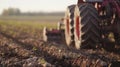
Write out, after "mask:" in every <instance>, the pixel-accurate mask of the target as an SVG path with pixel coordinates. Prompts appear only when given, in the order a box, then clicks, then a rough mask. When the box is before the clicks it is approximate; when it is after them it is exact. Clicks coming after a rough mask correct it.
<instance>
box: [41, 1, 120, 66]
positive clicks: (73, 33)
mask: <svg viewBox="0 0 120 67" xmlns="http://www.w3.org/2000/svg"><path fill="white" fill-rule="evenodd" d="M61 26H62V27H61ZM58 28H59V29H52V30H48V29H47V28H44V30H43V40H44V41H45V42H48V41H52V42H54V41H57V42H65V44H66V45H67V46H68V47H74V49H75V50H79V51H81V50H86V51H87V50H91V49H92V50H96V51H97V50H99V49H104V50H106V51H108V52H109V51H110V52H114V53H117V54H118V55H119V54H120V0H78V2H77V4H73V5H70V6H68V7H67V10H66V12H65V16H64V20H62V23H59V25H58ZM97 56H99V55H97ZM81 57H83V58H81ZM106 58H107V57H106ZM101 60H102V61H103V62H104V63H106V64H108V65H104V63H103V62H101ZM79 61H80V62H79V63H78V64H81V65H82V66H80V67H88V66H89V67H119V66H120V60H119V59H117V60H116V61H110V60H106V61H105V60H104V59H101V58H100V57H98V58H97V59H96V58H91V55H87V56H84V55H83V56H80V59H79ZM108 61H110V62H108ZM87 62H88V63H87ZM89 62H90V63H89ZM92 62H93V66H90V64H91V65H92Z"/></svg>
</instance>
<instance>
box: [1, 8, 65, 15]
mask: <svg viewBox="0 0 120 67" xmlns="http://www.w3.org/2000/svg"><path fill="white" fill-rule="evenodd" d="M1 15H2V16H47V15H49V16H63V15H64V12H49V13H47V12H21V10H20V9H18V8H8V9H4V10H3V12H2V14H1Z"/></svg>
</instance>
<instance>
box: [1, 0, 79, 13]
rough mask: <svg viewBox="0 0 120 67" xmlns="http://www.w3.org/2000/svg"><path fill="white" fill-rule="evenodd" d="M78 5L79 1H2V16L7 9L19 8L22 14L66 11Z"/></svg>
mask: <svg viewBox="0 0 120 67" xmlns="http://www.w3.org/2000/svg"><path fill="white" fill-rule="evenodd" d="M76 3H77V0H0V14H1V13H2V10H3V9H7V8H19V9H20V10H21V11H22V12H39V11H42V12H44V11H45V12H52V11H54V12H55V11H65V10H66V7H67V6H69V5H72V4H76Z"/></svg>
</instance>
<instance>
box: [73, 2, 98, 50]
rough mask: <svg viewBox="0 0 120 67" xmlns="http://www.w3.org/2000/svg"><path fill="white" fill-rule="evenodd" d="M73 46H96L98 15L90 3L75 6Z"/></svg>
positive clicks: (81, 47) (89, 47) (80, 47)
mask: <svg viewBox="0 0 120 67" xmlns="http://www.w3.org/2000/svg"><path fill="white" fill-rule="evenodd" d="M74 17H75V20H74V22H75V24H74V25H75V28H74V36H75V47H76V48H77V49H86V48H87V49H94V48H97V46H98V44H99V41H100V25H99V21H100V20H99V15H98V12H97V10H96V9H95V7H94V6H93V5H92V4H86V3H85V4H80V5H78V6H76V7H75V13H74Z"/></svg>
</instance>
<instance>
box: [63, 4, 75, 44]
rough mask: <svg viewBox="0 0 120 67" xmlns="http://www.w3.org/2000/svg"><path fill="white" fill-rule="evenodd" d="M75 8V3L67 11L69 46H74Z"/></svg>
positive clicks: (66, 21) (66, 22)
mask: <svg viewBox="0 0 120 67" xmlns="http://www.w3.org/2000/svg"><path fill="white" fill-rule="evenodd" d="M74 8H75V5H71V6H68V7H67V10H66V13H65V20H64V23H65V41H66V44H67V46H74V27H73V26H74Z"/></svg>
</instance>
